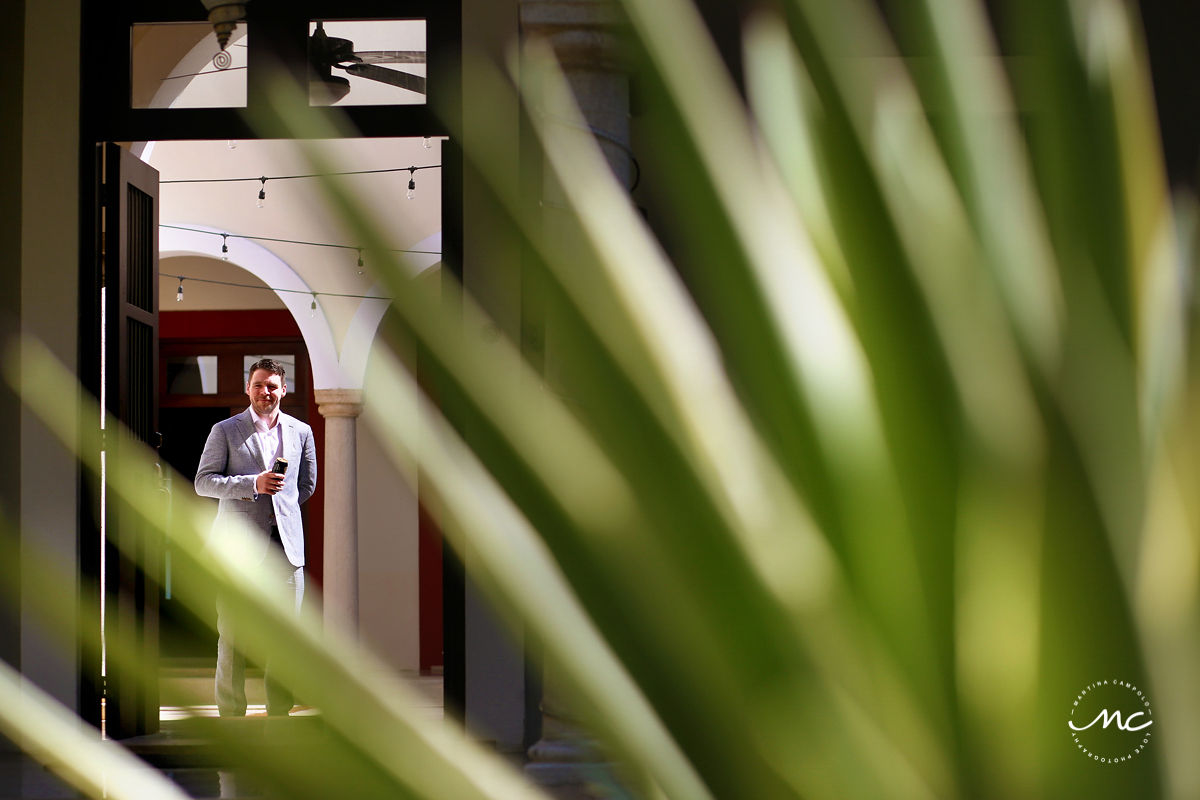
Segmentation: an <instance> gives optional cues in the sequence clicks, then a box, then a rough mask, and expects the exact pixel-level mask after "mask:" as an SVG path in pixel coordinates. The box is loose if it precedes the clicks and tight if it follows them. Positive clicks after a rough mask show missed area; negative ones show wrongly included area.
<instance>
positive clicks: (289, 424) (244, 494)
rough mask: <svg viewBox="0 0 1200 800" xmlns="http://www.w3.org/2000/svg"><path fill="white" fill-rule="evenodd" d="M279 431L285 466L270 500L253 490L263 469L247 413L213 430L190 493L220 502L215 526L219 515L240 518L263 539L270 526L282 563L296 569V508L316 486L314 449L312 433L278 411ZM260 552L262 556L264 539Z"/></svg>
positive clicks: (300, 528)
mask: <svg viewBox="0 0 1200 800" xmlns="http://www.w3.org/2000/svg"><path fill="white" fill-rule="evenodd" d="M279 426H280V434H281V438H282V440H283V457H284V458H286V459H287V460H288V465H289V466H288V471H287V472H286V473H285V476H284V481H283V489H282V490H281V491H279V492H278V493H277V494H274V495H265V494H264V495H259V494H256V493H255V491H254V479H255V478H256V477H257V476H258V474H259V473H260V472H262V471H263V470H264V469H266V468H267V467H265V466H264V465H263V456H262V450H261V448H260V447H259V445H258V441H257V439H256V438H255V437H254V417H253V412H252V411H251V410H250V409H249V408H247V409H246V410H245V411H243V412H242V413H240V414H238V415H237V416H234V417H230V418H229V419H227V420H224V421H223V422H218V423H217V424H216V425H213V428H212V431H211V432H210V433H209V434H208V441H207V442H205V444H204V453H203V454H202V455H201V456H200V466H199V467H197V469H196V494H198V495H200V496H202V497H215V498H217V499H218V500H220V503H219V504H218V507H217V520H216V523H215V524H217V525H219V524H220V523H221V520H222V517H223V516H224V515H225V514H244V515H245V517H244V519H245V520H246V521H248V522H250V523H252V524H253V525H254V526H255V527H257V528H258V529H259V530H261V531H262V532H263V533H264V534H266V535H267V536H269V535H270V526H271V523H272V521H274V522H275V523H276V524H277V525H278V527H279V538H280V539H281V540H282V542H283V550H284V552H285V553H287V557H288V561H290V562H292V564H293V566H297V567H302V566H304V524H303V521H302V520H301V517H300V504H301V503H303V502H304V501H305V500H307V499H308V498H310V497H312V493H313V490H314V489H316V487H317V448H316V445H315V444H314V442H313V432H312V428H310V427H309V426H308V425H306V424H305V423H303V422H301V421H300V420H298V419H296V418H295V417H293V416H291V415H289V414H284V413H283V412H282V411H281V412H279ZM262 552H263V555H264V556H265V555H266V552H267V538H266V537H264V538H263V551H262Z"/></svg>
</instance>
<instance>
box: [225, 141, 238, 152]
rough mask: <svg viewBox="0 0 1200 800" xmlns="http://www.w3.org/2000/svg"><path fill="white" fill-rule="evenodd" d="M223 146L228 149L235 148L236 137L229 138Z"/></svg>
mask: <svg viewBox="0 0 1200 800" xmlns="http://www.w3.org/2000/svg"><path fill="white" fill-rule="evenodd" d="M225 146H226V147H228V148H229V149H230V150H237V139H230V140H229V141H227V142H226V143H225Z"/></svg>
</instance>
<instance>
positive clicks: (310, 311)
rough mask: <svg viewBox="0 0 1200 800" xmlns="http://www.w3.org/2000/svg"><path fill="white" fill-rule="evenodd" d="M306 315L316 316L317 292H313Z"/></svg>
mask: <svg viewBox="0 0 1200 800" xmlns="http://www.w3.org/2000/svg"><path fill="white" fill-rule="evenodd" d="M308 315H309V316H310V317H315V316H317V293H316V292H313V299H312V305H311V306H309V307H308Z"/></svg>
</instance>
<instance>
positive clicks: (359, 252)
mask: <svg viewBox="0 0 1200 800" xmlns="http://www.w3.org/2000/svg"><path fill="white" fill-rule="evenodd" d="M358 274H359V275H362V274H363V260H362V249H361V248H360V249H359V251H358Z"/></svg>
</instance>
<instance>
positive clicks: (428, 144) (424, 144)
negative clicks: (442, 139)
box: [421, 136, 433, 150]
mask: <svg viewBox="0 0 1200 800" xmlns="http://www.w3.org/2000/svg"><path fill="white" fill-rule="evenodd" d="M421 147H424V148H425V149H426V150H428V149H430V148H431V147H433V140H432V139H430V138H429V137H428V136H426V137H425V140H424V141H422V142H421Z"/></svg>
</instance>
